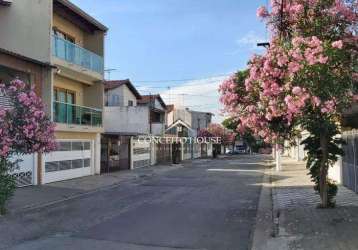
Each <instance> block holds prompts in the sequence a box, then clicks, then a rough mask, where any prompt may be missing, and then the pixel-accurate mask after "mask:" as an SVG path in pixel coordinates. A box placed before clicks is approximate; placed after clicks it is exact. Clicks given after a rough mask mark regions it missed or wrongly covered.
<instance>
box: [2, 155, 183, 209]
mask: <svg viewBox="0 0 358 250" xmlns="http://www.w3.org/2000/svg"><path fill="white" fill-rule="evenodd" d="M183 164H185V162H184V163H183ZM180 167H183V165H182V164H178V165H156V166H150V167H145V168H139V169H134V170H125V171H119V172H113V173H108V174H102V175H93V176H86V177H82V178H77V179H72V180H66V181H61V182H56V183H51V184H46V185H39V186H29V187H24V188H18V189H17V190H16V192H15V195H14V197H13V198H12V199H11V200H10V202H9V204H8V206H7V207H8V213H9V214H16V213H20V212H25V211H27V210H29V209H36V208H40V207H44V206H49V205H53V204H56V203H59V202H63V201H66V200H70V199H74V198H77V197H81V196H84V195H88V194H91V193H93V192H97V191H99V190H105V189H109V188H113V187H116V186H118V185H121V184H124V183H129V182H131V181H135V180H139V179H141V178H146V177H151V176H154V175H156V174H158V173H163V172H166V171H170V170H173V169H176V168H180Z"/></svg>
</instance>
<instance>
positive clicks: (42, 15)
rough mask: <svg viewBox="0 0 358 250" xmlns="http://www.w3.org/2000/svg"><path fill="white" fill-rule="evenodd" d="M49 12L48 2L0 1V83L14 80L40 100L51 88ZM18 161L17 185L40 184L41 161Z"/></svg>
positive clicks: (0, 97) (3, 101) (1, 99)
mask: <svg viewBox="0 0 358 250" xmlns="http://www.w3.org/2000/svg"><path fill="white" fill-rule="evenodd" d="M50 8H51V1H37V0H27V1H22V0H13V1H5V0H2V1H0V82H9V81H11V80H13V79H15V78H18V79H20V80H22V81H24V82H26V83H29V84H33V85H35V91H36V93H37V94H38V95H40V96H42V97H45V96H46V91H47V90H49V86H51V78H52V73H51V72H52V68H53V67H52V66H51V63H50V59H51V54H50V41H51V38H50V28H51V15H50V13H49V12H48V13H47V12H46V10H49V9H50ZM29 13H31V15H30V14H29ZM46 99H47V100H49V98H46V97H45V100H46ZM8 105H10V104H9V102H8V100H7V98H6V96H4V94H0V106H8ZM21 158H22V160H23V161H22V162H21V163H20V167H19V168H18V169H16V170H14V175H15V176H16V180H17V185H18V186H27V185H35V184H37V183H40V180H39V179H38V178H37V177H38V174H37V173H38V172H40V171H41V168H39V164H38V163H40V160H41V158H39V156H38V155H37V154H33V155H27V156H24V157H21Z"/></svg>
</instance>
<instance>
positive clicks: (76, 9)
mask: <svg viewBox="0 0 358 250" xmlns="http://www.w3.org/2000/svg"><path fill="white" fill-rule="evenodd" d="M55 1H56V2H58V3H60V4H62V5H64V6H65V7H67V8H69V9H70V10H71V11H73V12H74V13H76V14H77V15H79V16H81V17H82V18H83V19H85V20H86V21H88V22H89V23H91V24H92V25H94V26H95V27H96V28H97V29H99V30H101V31H103V32H107V31H108V28H107V27H106V26H104V25H103V24H102V23H100V22H99V21H97V20H96V19H95V18H93V17H92V16H90V15H89V14H87V13H86V12H84V11H83V10H82V9H81V8H79V7H78V6H77V5H75V4H73V3H71V2H70V1H68V0H55Z"/></svg>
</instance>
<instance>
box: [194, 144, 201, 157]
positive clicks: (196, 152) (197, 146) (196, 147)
mask: <svg viewBox="0 0 358 250" xmlns="http://www.w3.org/2000/svg"><path fill="white" fill-rule="evenodd" d="M200 157H201V148H200V144H198V143H194V145H193V158H194V159H196V158H200Z"/></svg>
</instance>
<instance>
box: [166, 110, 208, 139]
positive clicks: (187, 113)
mask: <svg viewBox="0 0 358 250" xmlns="http://www.w3.org/2000/svg"><path fill="white" fill-rule="evenodd" d="M213 115H214V114H212V113H210V112H202V111H194V110H190V109H188V108H186V109H177V108H175V106H174V105H168V109H167V127H168V128H167V132H166V133H170V134H176V135H178V133H182V136H191V137H195V136H196V135H197V133H198V132H199V131H200V129H203V128H208V126H209V124H210V123H211V121H212V117H213Z"/></svg>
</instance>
